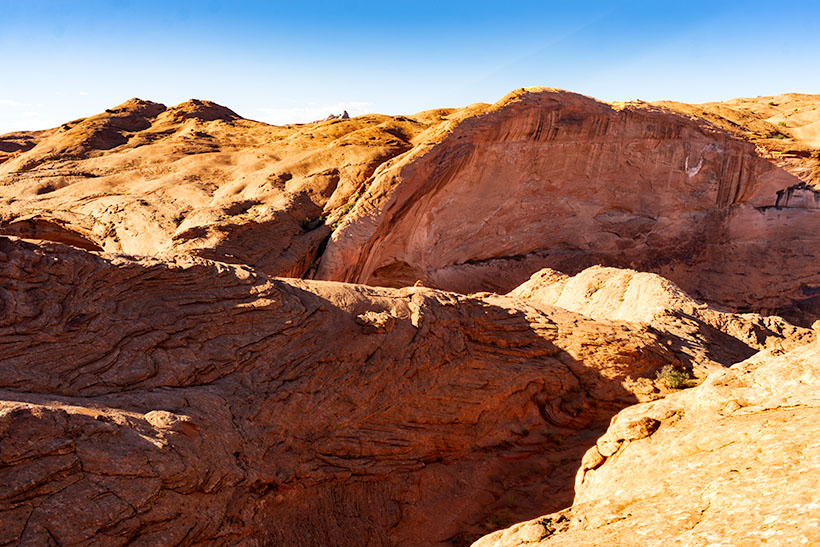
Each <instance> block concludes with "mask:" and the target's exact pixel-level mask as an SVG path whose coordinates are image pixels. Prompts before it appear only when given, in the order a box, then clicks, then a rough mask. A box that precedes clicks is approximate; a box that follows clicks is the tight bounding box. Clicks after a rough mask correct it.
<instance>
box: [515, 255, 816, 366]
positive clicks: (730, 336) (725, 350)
mask: <svg viewBox="0 0 820 547" xmlns="http://www.w3.org/2000/svg"><path fill="white" fill-rule="evenodd" d="M510 296H512V297H515V298H522V299H525V300H526V301H527V302H528V303H531V304H532V305H535V306H559V307H561V308H564V309H567V310H571V311H574V312H578V313H581V314H583V315H586V316H588V317H591V318H594V319H607V320H611V321H628V322H632V323H640V324H644V325H649V326H651V327H652V328H653V329H654V330H655V331H657V332H658V333H659V335H660V336H661V338H662V339H663V340H664V342H665V343H666V344H667V346H669V347H670V349H671V350H672V351H674V352H675V353H676V355H678V356H679V357H680V358H681V361H682V362H683V363H684V364H685V365H686V366H687V367H691V368H692V369H693V370H694V372H695V373H696V374H697V375H699V376H705V375H707V374H708V373H709V372H714V371H716V370H721V369H722V368H723V367H727V366H730V365H732V364H734V363H737V362H739V361H742V360H744V359H746V358H748V357H751V356H752V355H754V354H755V353H757V352H758V351H760V350H763V349H776V350H778V351H785V350H788V349H791V348H793V347H795V346H800V345H805V344H806V343H807V342H809V341H811V340H813V339H814V337H815V334H814V332H813V331H812V330H810V329H805V328H800V327H795V326H794V325H791V324H790V323H788V322H786V321H784V320H783V319H782V318H780V317H777V316H770V317H764V316H760V315H758V314H753V313H747V314H732V313H725V312H721V311H718V310H715V309H713V308H711V307H709V306H707V305H706V304H703V303H701V302H697V301H695V300H694V299H692V298H691V297H689V296H688V295H687V294H686V293H685V292H683V291H682V290H681V289H680V288H679V287H678V286H677V285H675V284H674V283H672V282H671V281H669V280H668V279H664V278H663V277H661V276H659V275H657V274H652V273H646V272H636V271H634V270H625V269H618V268H604V267H601V266H593V267H591V268H587V269H586V270H584V271H582V272H581V273H579V274H577V275H575V276H573V277H570V276H568V275H565V274H562V273H561V272H557V271H555V270H550V269H545V270H541V271H540V272H536V273H535V274H533V276H532V277H531V278H530V279H529V280H528V281H527V282H525V283H523V284H522V285H521V286H519V287H517V288H516V289H515V290H513V291H512V292H511V293H510Z"/></svg>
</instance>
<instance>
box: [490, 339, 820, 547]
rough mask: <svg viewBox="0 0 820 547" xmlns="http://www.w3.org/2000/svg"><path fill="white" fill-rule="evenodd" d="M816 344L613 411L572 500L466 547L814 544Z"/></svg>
mask: <svg viewBox="0 0 820 547" xmlns="http://www.w3.org/2000/svg"><path fill="white" fill-rule="evenodd" d="M819 363H820V348H818V346H817V344H816V343H813V344H810V345H807V346H804V347H801V348H797V349H794V350H792V351H790V352H788V353H785V354H780V355H778V354H777V352H771V351H763V352H760V353H759V354H757V355H755V356H754V357H753V358H752V359H749V360H748V361H745V362H743V363H740V364H737V365H734V366H733V367H731V368H730V369H727V370H725V371H722V372H717V373H715V374H713V375H711V376H710V377H709V378H708V379H707V380H706V382H704V383H703V384H702V385H701V386H699V387H697V388H694V389H691V390H687V391H685V392H682V393H679V394H676V395H670V396H668V397H666V398H665V399H663V400H659V401H654V402H652V403H647V404H640V405H636V406H633V407H630V408H628V409H626V410H624V411H622V412H621V413H619V414H618V415H617V416H616V417H615V418H614V419H613V422H612V425H611V426H610V428H609V430H608V431H607V433H606V434H605V435H604V436H603V437H601V438H600V439H598V441H597V443H596V446H594V447H592V448H591V449H590V450H589V451H588V452H587V454H586V455H585V456H584V459H583V462H582V465H581V468H580V470H579V472H578V475H577V479H576V497H575V502H574V504H573V506H572V507H571V508H570V509H568V510H566V511H562V512H559V513H554V514H551V515H547V516H544V517H541V518H538V519H535V520H532V521H529V522H525V523H520V524H517V525H515V526H513V527H511V528H509V529H507V530H502V531H499V532H495V533H493V534H491V535H489V536H486V537H484V538H482V539H481V540H480V541H478V542H476V543H475V547H508V546H518V545H527V546H536V545H543V546H547V545H548V546H550V547H553V546H556V547H557V546H561V545H567V546H570V545H572V546H575V545H623V546H630V545H634V546H642V547H643V546H667V545H680V546H684V545H685V546H705V545H727V546H728V545H731V546H733V547H743V546H753V545H754V546H757V545H782V546H785V545H813V544H816V543H817V542H818V541H820V489H818V472H817V470H818V469H820V450H818V444H817V443H818V438H817V423H818V420H820V395H818V393H820V365H819Z"/></svg>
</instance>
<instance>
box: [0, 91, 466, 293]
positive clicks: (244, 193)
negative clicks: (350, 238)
mask: <svg viewBox="0 0 820 547" xmlns="http://www.w3.org/2000/svg"><path fill="white" fill-rule="evenodd" d="M449 112H450V111H446V110H441V111H434V112H429V113H422V114H419V115H417V116H414V117H413V118H407V117H401V116H399V117H389V116H380V115H372V116H361V117H359V118H356V119H355V120H347V119H344V120H334V121H329V122H326V123H319V124H308V125H293V126H286V127H273V126H270V125H267V124H264V123H260V122H254V121H251V120H245V119H242V118H241V117H239V116H238V115H237V114H236V113H234V112H232V111H231V110H229V109H227V108H225V107H222V106H220V105H217V104H215V103H211V102H209V101H198V100H191V101H188V102H186V103H183V104H180V105H177V106H175V107H172V108H166V107H165V106H164V105H161V104H158V103H152V102H150V101H143V100H139V99H132V100H129V101H127V102H125V103H123V104H122V105H120V106H118V107H116V108H113V109H109V110H107V111H106V112H104V113H102V114H100V115H97V116H92V117H90V118H85V119H80V120H75V121H73V122H69V123H67V124H64V125H63V126H61V127H59V128H57V129H54V130H49V131H41V132H32V133H11V134H8V135H3V136H0V151H5V153H2V152H0V233H5V234H9V235H17V236H22V237H33V238H40V239H47V240H52V241H59V242H64V243H70V244H78V245H80V246H82V247H84V248H89V249H104V250H106V251H112V252H124V253H127V254H131V255H153V256H155V255H159V254H163V253H177V254H178V253H186V254H193V255H195V256H203V257H207V258H215V259H219V260H221V261H224V262H229V263H242V264H249V265H252V266H254V267H256V268H259V269H261V270H263V271H265V272H267V273H269V274H271V275H287V276H294V277H300V276H302V275H304V274H305V273H306V272H307V271H308V269H309V268H310V266H311V264H312V262H313V260H314V259H315V258H316V255H317V252H318V250H319V248H320V246H321V245H322V242H323V241H324V240H325V239H326V238H327V237H328V235H329V234H330V227H329V225H330V224H332V223H333V222H334V221H335V220H336V219H337V218H338V217H339V216H340V215H343V214H344V213H345V212H347V210H349V208H350V205H348V203H352V201H355V199H356V196H357V192H360V191H361V190H362V188H363V186H364V185H365V184H366V182H367V181H368V179H369V177H370V175H371V174H372V172H373V171H374V170H375V169H376V167H377V166H378V165H380V164H381V163H382V162H384V161H385V160H387V159H389V158H392V157H394V156H396V155H398V154H401V153H403V152H405V151H406V150H408V149H410V148H411V147H412V144H411V142H412V141H413V139H414V138H415V137H416V136H417V135H418V134H419V133H421V132H422V131H423V130H424V129H425V128H427V127H428V126H430V125H435V124H439V123H441V120H442V119H443V117H444V116H446V115H447V114H448V113H449Z"/></svg>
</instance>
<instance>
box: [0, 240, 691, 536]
mask: <svg viewBox="0 0 820 547" xmlns="http://www.w3.org/2000/svg"><path fill="white" fill-rule="evenodd" d="M0 310H2V313H0V485H2V487H0V520H2V522H3V526H2V527H0V534H2V535H1V536H0V540H2V542H4V543H5V542H20V543H23V544H30V545H34V544H43V543H49V542H56V543H58V544H72V543H87V542H89V541H92V540H93V541H96V542H103V543H110V544H121V543H126V542H131V543H143V544H158V543H161V544H193V543H197V542H201V541H210V542H220V543H221V542H228V543H233V542H237V541H243V542H251V543H257V544H261V543H266V544H284V545H305V544H321V545H351V544H371V545H387V544H391V543H392V544H399V545H433V544H439V543H442V542H446V541H448V540H453V541H455V540H457V539H458V538H465V537H469V538H472V537H477V536H478V535H480V534H481V533H483V532H486V531H487V530H488V529H492V528H494V527H498V526H499V525H503V524H505V523H508V522H511V521H512V520H514V519H522V518H532V517H534V516H536V515H537V514H541V513H543V512H548V511H553V510H557V509H559V508H561V507H564V506H566V504H568V503H569V501H570V497H569V496H571V482H572V474H573V473H574V470H575V468H576V467H577V461H578V460H579V459H580V457H581V455H582V454H583V452H584V451H585V450H586V449H587V448H588V447H589V446H590V445H591V443H592V442H594V439H595V438H596V437H597V436H599V435H600V434H601V432H602V431H603V429H602V427H604V426H605V423H606V421H607V420H608V419H609V417H610V416H611V414H612V413H614V412H615V411H616V410H617V409H619V408H622V407H624V406H626V405H628V404H631V403H633V402H635V401H638V400H651V399H652V398H654V397H657V393H658V388H657V386H656V383H655V381H654V374H655V372H656V371H657V370H658V369H659V368H660V367H662V366H664V365H667V364H670V363H677V358H676V357H675V356H674V355H673V354H672V353H671V352H670V351H668V350H667V349H666V347H665V345H664V344H663V343H661V342H660V340H659V338H658V336H657V335H656V334H654V333H653V332H651V331H650V330H647V329H645V328H642V327H640V326H632V325H629V324H626V323H617V322H610V321H602V320H593V319H590V318H586V317H584V316H582V315H579V314H576V313H573V312H570V311H566V310H562V309H560V308H549V307H544V306H540V307H538V308H536V307H533V306H528V305H527V304H526V303H525V302H524V301H522V300H520V299H514V298H509V297H501V296H492V295H487V296H485V297H481V298H478V297H466V296H462V295H458V294H453V293H444V292H439V291H435V290H431V289H426V288H406V289H399V290H397V289H378V288H371V287H364V286H354V285H345V284H340V283H332V282H317V281H298V280H282V279H274V278H270V277H267V276H266V275H264V274H263V273H261V272H259V271H256V270H253V269H251V268H248V267H246V266H232V265H227V264H224V263H217V262H210V261H207V260H203V259H200V258H196V257H187V258H184V257H181V258H178V259H175V260H174V261H160V260H156V259H142V260H135V259H131V258H128V257H125V256H117V255H96V254H93V253H88V252H85V251H82V250H79V249H75V248H72V247H68V246H63V245H58V244H49V243H44V244H34V243H29V242H23V241H21V240H17V239H8V238H0ZM534 479H536V480H534ZM465 491H469V492H473V493H474V494H473V495H469V496H464V495H463V493H464V492H465ZM525 499H526V500H527V501H526V503H523V500H525ZM445 508H446V511H445Z"/></svg>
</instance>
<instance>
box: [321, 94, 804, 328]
mask: <svg viewBox="0 0 820 547" xmlns="http://www.w3.org/2000/svg"><path fill="white" fill-rule="evenodd" d="M437 131H438V132H437V133H436V134H435V135H432V136H431V137H430V140H431V142H433V143H434V144H430V145H427V146H422V145H420V146H417V147H416V148H415V149H414V150H413V151H411V152H409V153H408V154H405V155H404V156H402V157H401V158H400V160H398V161H394V162H392V163H391V164H390V165H389V166H384V167H383V168H382V169H380V170H379V171H378V172H377V176H376V178H375V180H374V181H373V183H372V184H371V185H370V188H369V189H368V191H367V192H366V193H365V194H364V196H363V199H362V200H361V202H360V204H359V205H357V207H356V209H354V211H353V215H352V216H351V220H350V221H349V222H345V223H344V224H343V225H342V227H341V229H340V230H338V231H337V232H335V233H334V234H333V236H332V238H331V241H330V243H329V245H328V249H327V251H326V252H325V254H324V256H323V257H322V262H321V267H320V269H319V273H318V277H320V278H323V279H342V280H346V281H353V282H359V283H367V284H373V285H384V286H403V285H409V284H412V283H413V282H415V281H416V280H421V281H422V282H423V283H424V284H425V285H428V286H435V287H441V288H446V289H450V290H457V291H460V292H474V291H478V290H501V291H508V290H510V289H512V288H513V287H515V286H516V285H518V284H519V283H521V282H522V281H524V280H525V279H526V278H527V277H529V275H530V274H531V273H532V272H533V271H536V270H538V269H540V268H542V267H552V268H555V269H557V270H560V271H564V272H567V273H575V272H577V271H580V270H581V269H583V268H584V267H587V266H590V265H593V264H596V263H597V264H605V265H612V266H620V267H631V268H634V269H638V270H647V271H653V272H657V273H660V274H662V275H664V276H665V277H668V278H670V279H672V280H673V281H675V282H677V283H678V284H679V285H681V286H682V287H683V288H684V289H685V290H687V291H688V292H690V293H691V294H693V296H695V297H696V298H699V299H705V300H707V301H710V302H715V303H717V304H718V305H720V306H724V307H727V308H730V309H736V310H743V311H749V310H755V311H761V310H762V311H766V312H773V311H781V310H782V311H790V310H791V311H794V310H795V309H797V308H800V307H801V306H804V307H808V308H811V309H813V306H814V301H813V298H814V294H815V292H816V290H818V286H820V277H818V274H817V273H816V268H815V267H814V266H815V264H816V263H817V254H816V251H815V249H816V248H818V244H820V241H818V239H817V237H818V236H817V234H818V233H820V231H818V229H817V228H818V227H819V226H818V222H820V217H818V216H817V215H816V212H815V210H814V209H811V210H808V209H804V208H783V207H774V206H775V205H776V202H777V192H778V191H782V190H783V189H785V188H787V187H789V186H792V185H794V184H797V183H798V182H799V179H798V178H796V177H795V176H794V175H792V174H790V173H789V172H787V171H785V170H784V169H783V168H780V167H778V166H776V165H775V164H774V163H772V161H771V160H770V159H769V158H767V157H763V156H761V155H758V153H757V152H756V150H755V146H754V145H752V144H750V143H748V142H745V141H742V140H739V139H737V138H734V137H732V136H731V135H729V134H728V133H725V132H723V131H721V130H719V129H717V128H716V127H714V126H711V125H708V124H706V123H704V122H702V121H698V120H692V119H689V118H685V117H681V116H678V115H676V114H674V113H672V112H670V111H669V110H665V109H661V108H657V107H652V106H650V105H646V104H643V103H639V104H622V105H615V106H612V105H608V104H604V103H600V102H597V101H595V100H593V99H590V98H587V97H583V96H580V95H576V94H572V93H567V92H559V91H550V90H546V91H544V90H541V91H536V92H522V93H515V94H512V95H510V96H508V97H507V98H505V99H503V100H502V101H499V103H496V105H493V107H491V108H488V109H484V110H482V111H481V112H479V113H478V114H477V115H474V116H470V117H467V118H465V119H463V120H462V121H460V122H458V123H457V122H455V121H454V122H452V123H451V124H449V125H448V126H445V127H442V128H439V129H438V130H437Z"/></svg>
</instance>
